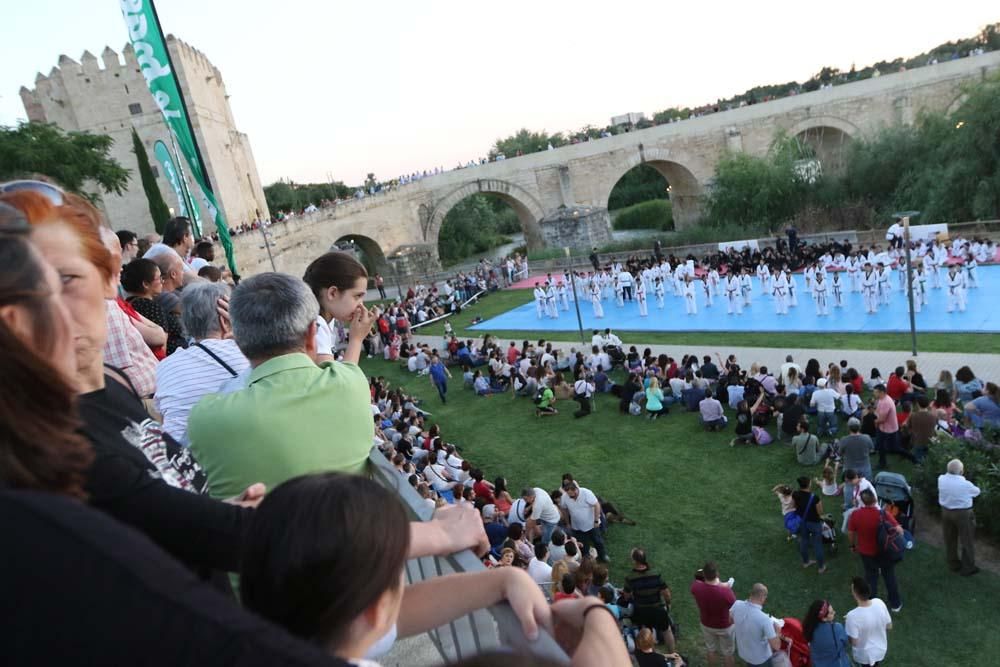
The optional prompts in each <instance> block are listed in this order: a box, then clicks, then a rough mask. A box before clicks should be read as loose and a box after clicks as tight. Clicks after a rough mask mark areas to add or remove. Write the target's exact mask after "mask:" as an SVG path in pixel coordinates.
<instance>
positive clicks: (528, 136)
mask: <svg viewBox="0 0 1000 667" xmlns="http://www.w3.org/2000/svg"><path fill="white" fill-rule="evenodd" d="M566 143H567V141H566V137H564V136H563V135H562V134H561V133H556V134H548V133H547V132H545V130H542V131H541V132H532V131H530V130H528V129H527V128H523V127H522V128H521V129H520V130H518V131H517V133H516V134H512V135H511V136H509V137H507V138H505V139H497V140H496V142H494V144H493V148H491V149H490V157H491V158H492V157H496V156H497V155H503V156H504V157H514V156H515V155H517V154H518V151H520V152H521V153H522V154H523V155H527V154H528V153H537V152H538V151H544V150H546V149H547V148H548V147H549V144H552V147H553V148H558V147H559V146H563V145H565V144H566Z"/></svg>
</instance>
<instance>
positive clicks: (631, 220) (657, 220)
mask: <svg viewBox="0 0 1000 667" xmlns="http://www.w3.org/2000/svg"><path fill="white" fill-rule="evenodd" d="M614 228H615V229H673V228H674V215H673V209H672V208H671V206H670V202H669V201H668V200H666V199H653V200H650V201H644V202H640V203H638V204H633V205H632V206H629V207H626V208H623V209H622V210H621V211H620V212H619V213H618V215H617V216H616V217H615V223H614Z"/></svg>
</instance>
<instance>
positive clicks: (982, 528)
mask: <svg viewBox="0 0 1000 667" xmlns="http://www.w3.org/2000/svg"><path fill="white" fill-rule="evenodd" d="M956 458H957V459H961V460H962V463H964V464H965V476H966V478H967V479H969V481H971V482H973V483H974V484H975V485H976V486H978V487H979V488H980V490H981V491H982V493H980V495H979V497H978V498H976V501H975V505H974V507H975V510H976V524H977V525H978V527H979V532H980V533H983V534H985V535H988V536H989V537H990V538H992V539H993V540H1000V447H997V446H996V445H994V444H991V443H989V442H985V441H973V440H964V439H957V438H951V437H948V436H940V437H938V438H937V440H936V441H935V442H933V443H932V444H931V446H930V451H929V452H928V455H927V458H926V459H925V460H924V463H923V465H922V466H919V467H918V468H916V472H915V473H914V477H913V479H912V480H910V481H911V483H912V485H913V489H914V494H915V495H916V496H917V497H918V498H917V499H918V502H923V503H926V507H927V509H928V511H930V512H932V513H934V514H937V513H939V512H940V511H941V508H940V507H939V506H938V488H937V484H938V475H941V474H943V473H944V472H945V470H946V469H947V467H948V461H950V460H952V459H956Z"/></svg>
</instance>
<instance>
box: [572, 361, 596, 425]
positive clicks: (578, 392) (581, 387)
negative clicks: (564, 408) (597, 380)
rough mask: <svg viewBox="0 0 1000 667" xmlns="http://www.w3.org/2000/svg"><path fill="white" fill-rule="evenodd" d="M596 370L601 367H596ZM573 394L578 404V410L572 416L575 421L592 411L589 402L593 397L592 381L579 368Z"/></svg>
mask: <svg viewBox="0 0 1000 667" xmlns="http://www.w3.org/2000/svg"><path fill="white" fill-rule="evenodd" d="M597 368H601V366H600V365H598V366H597ZM573 394H574V396H575V398H576V402H577V403H579V404H580V409H579V410H577V411H576V412H574V413H573V416H574V417H575V418H577V419H579V418H580V417H586V416H587V415H589V414H590V413H591V412H592V411H593V407H592V405H591V401H592V400H593V396H594V380H593V379H592V378H591V375H590V372H589V371H587V369H585V368H581V369H580V372H579V373H578V374H577V376H576V382H575V383H574V384H573Z"/></svg>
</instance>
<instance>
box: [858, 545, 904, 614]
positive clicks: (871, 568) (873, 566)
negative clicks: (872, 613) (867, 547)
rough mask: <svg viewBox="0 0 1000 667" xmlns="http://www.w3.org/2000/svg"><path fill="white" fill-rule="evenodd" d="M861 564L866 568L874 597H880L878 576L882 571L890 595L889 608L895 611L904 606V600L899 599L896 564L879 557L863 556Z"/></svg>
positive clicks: (866, 575)
mask: <svg viewBox="0 0 1000 667" xmlns="http://www.w3.org/2000/svg"><path fill="white" fill-rule="evenodd" d="M861 562H862V563H863V564H864V566H865V581H866V582H867V583H868V588H870V589H871V591H872V597H873V598H874V597H878V574H879V572H880V571H881V572H882V578H883V579H885V587H886V590H887V591H888V593H889V606H890V607H891V608H893V609H895V608H896V607H898V606H900V605H901V604H903V600H902V599H901V598H900V597H899V588H898V587H897V586H896V563H895V562H893V561H891V560H888V559H882V558H878V557H877V556H861Z"/></svg>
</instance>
